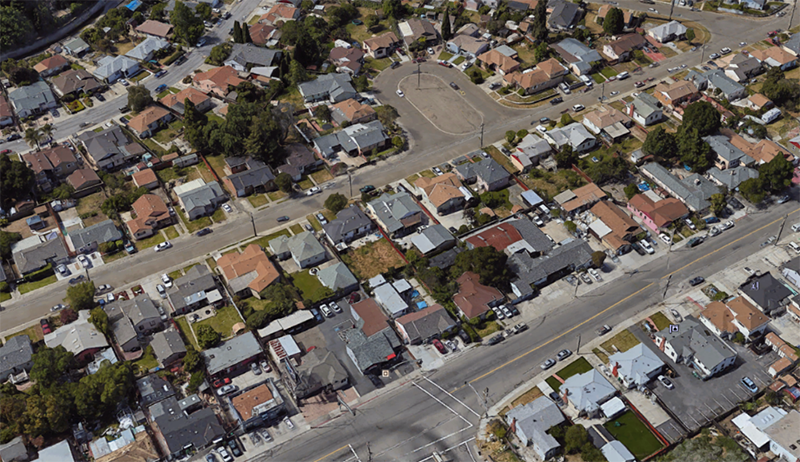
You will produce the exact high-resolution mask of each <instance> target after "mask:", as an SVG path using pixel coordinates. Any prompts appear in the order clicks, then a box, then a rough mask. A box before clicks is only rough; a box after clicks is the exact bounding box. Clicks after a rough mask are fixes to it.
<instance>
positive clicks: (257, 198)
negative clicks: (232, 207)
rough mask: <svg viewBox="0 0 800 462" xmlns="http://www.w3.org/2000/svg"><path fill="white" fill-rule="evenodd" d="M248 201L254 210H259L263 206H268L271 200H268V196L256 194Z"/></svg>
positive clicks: (248, 198) (249, 197)
mask: <svg viewBox="0 0 800 462" xmlns="http://www.w3.org/2000/svg"><path fill="white" fill-rule="evenodd" d="M247 201H248V202H250V205H252V206H253V207H254V208H259V207H261V206H262V205H266V204H267V203H268V202H269V199H267V196H266V194H255V195H252V196H248V197H247Z"/></svg>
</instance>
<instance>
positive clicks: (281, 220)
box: [278, 215, 289, 223]
mask: <svg viewBox="0 0 800 462" xmlns="http://www.w3.org/2000/svg"><path fill="white" fill-rule="evenodd" d="M284 221H289V217H287V216H286V215H284V216H282V217H278V223H283V222H284Z"/></svg>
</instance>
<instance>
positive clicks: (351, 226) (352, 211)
mask: <svg viewBox="0 0 800 462" xmlns="http://www.w3.org/2000/svg"><path fill="white" fill-rule="evenodd" d="M322 228H323V229H324V230H325V235H326V236H327V237H328V240H329V241H330V242H331V244H332V245H334V246H338V245H340V244H349V243H350V242H352V241H354V240H356V239H359V238H362V237H364V236H366V235H367V234H370V233H372V232H374V231H375V223H373V222H372V220H370V219H369V217H368V216H367V215H366V214H365V213H364V212H363V211H361V209H360V208H359V207H358V206H357V205H351V206H350V207H347V208H345V209H343V210H341V211H340V212H339V213H337V214H336V219H335V220H331V221H330V222H328V223H327V224H325V225H322Z"/></svg>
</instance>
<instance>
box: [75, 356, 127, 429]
mask: <svg viewBox="0 0 800 462" xmlns="http://www.w3.org/2000/svg"><path fill="white" fill-rule="evenodd" d="M133 383H134V377H133V363H132V362H130V361H120V362H118V363H115V364H109V363H105V364H103V365H102V366H100V370H98V371H97V372H96V373H95V374H91V375H87V376H84V377H83V378H81V380H80V382H79V383H78V386H77V387H75V389H74V394H73V396H74V399H75V408H76V411H77V413H78V415H79V416H80V417H81V418H83V419H87V420H95V419H99V418H102V417H108V416H110V415H113V413H114V412H115V411H116V410H117V409H118V408H119V406H120V405H121V404H124V403H125V402H126V401H127V398H128V396H129V395H130V393H131V391H132V389H133V386H134V385H133Z"/></svg>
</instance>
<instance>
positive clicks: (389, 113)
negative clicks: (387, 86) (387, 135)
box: [375, 104, 400, 127]
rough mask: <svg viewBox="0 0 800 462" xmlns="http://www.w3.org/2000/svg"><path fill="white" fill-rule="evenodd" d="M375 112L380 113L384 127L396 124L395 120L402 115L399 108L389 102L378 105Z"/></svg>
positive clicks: (379, 117)
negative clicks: (398, 111) (398, 110)
mask: <svg viewBox="0 0 800 462" xmlns="http://www.w3.org/2000/svg"><path fill="white" fill-rule="evenodd" d="M375 113H376V114H377V115H378V120H380V121H381V124H383V126H384V127H391V126H392V125H394V121H395V120H397V118H398V117H400V114H398V113H397V109H395V108H394V107H393V106H390V105H388V104H384V105H382V106H378V107H376V108H375Z"/></svg>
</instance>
